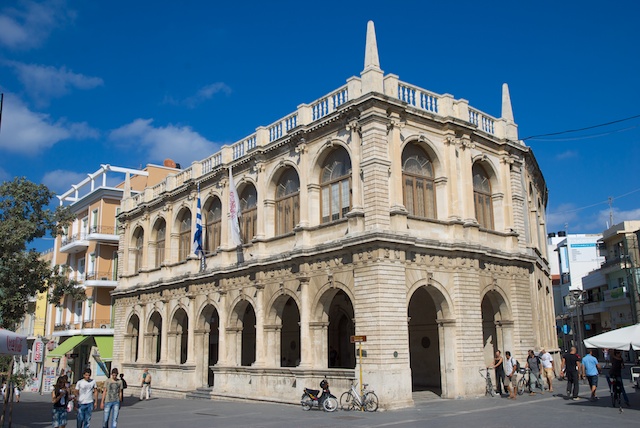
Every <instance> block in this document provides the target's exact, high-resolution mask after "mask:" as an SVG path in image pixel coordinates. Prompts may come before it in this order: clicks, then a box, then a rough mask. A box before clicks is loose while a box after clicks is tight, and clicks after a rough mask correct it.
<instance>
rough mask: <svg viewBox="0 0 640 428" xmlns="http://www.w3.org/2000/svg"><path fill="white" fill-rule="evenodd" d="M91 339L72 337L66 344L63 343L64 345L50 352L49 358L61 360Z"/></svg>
mask: <svg viewBox="0 0 640 428" xmlns="http://www.w3.org/2000/svg"><path fill="white" fill-rule="evenodd" d="M89 337H91V336H72V337H70V338H68V339H67V340H65V341H64V342H62V344H60V345H58V347H57V348H56V349H54V350H53V351H51V352H49V353H48V354H47V357H52V358H54V357H55V358H60V357H62V356H64V354H66V353H67V352H69V351H71V350H72V349H73V348H75V347H76V346H78V345H80V344H81V343H82V342H84V341H85V340H87V339H88V338H89Z"/></svg>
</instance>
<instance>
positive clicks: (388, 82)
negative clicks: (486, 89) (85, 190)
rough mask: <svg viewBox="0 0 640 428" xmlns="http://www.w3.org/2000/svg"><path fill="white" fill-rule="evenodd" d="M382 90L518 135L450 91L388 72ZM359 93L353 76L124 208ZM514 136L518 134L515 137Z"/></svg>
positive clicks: (497, 133)
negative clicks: (436, 90) (419, 84)
mask: <svg viewBox="0 0 640 428" xmlns="http://www.w3.org/2000/svg"><path fill="white" fill-rule="evenodd" d="M384 92H385V94H386V95H388V96H391V97H395V98H397V99H398V100H400V101H401V102H404V103H406V104H408V105H410V106H411V107H413V108H415V109H417V110H421V111H424V112H427V113H430V114H432V115H435V116H436V117H442V118H446V117H451V118H455V119H458V120H462V121H464V122H467V123H468V124H469V125H470V126H472V127H476V128H477V129H478V131H481V132H484V133H486V134H489V135H492V136H494V137H496V138H513V135H517V133H516V132H515V131H514V129H515V124H514V123H513V122H510V121H507V120H505V119H503V118H500V119H498V118H495V117H493V116H490V115H488V114H486V113H483V112H481V111H480V110H477V109H474V108H471V107H469V104H468V101H466V100H464V99H460V100H455V99H454V98H453V96H452V95H449V94H443V95H440V94H436V93H434V92H430V91H427V90H425V89H422V88H419V87H417V86H414V85H411V84H409V83H405V82H402V81H400V80H398V78H397V76H395V75H393V74H389V75H387V76H386V77H385V79H384ZM361 94H362V84H361V79H359V78H357V77H352V78H350V79H349V80H348V83H347V84H346V85H344V86H342V87H340V88H338V89H336V90H335V91H333V92H331V93H329V94H328V95H326V96H323V97H321V98H320V99H318V100H316V101H314V102H312V103H310V104H301V105H300V106H299V107H298V109H297V111H295V112H294V113H291V114H289V115H287V116H285V117H284V118H282V119H280V120H277V121H276V122H274V123H272V124H270V125H268V126H264V127H258V128H257V129H256V132H255V133H253V134H251V135H249V136H247V137H245V138H243V139H241V140H240V141H238V142H236V143H233V144H231V145H225V146H223V147H222V149H221V150H220V151H219V152H217V153H214V154H212V155H211V156H209V157H208V158H206V159H204V160H202V161H196V162H193V163H192V164H191V166H189V167H188V168H186V169H184V170H182V171H180V172H178V173H176V174H171V175H169V176H168V177H167V178H166V179H165V180H164V181H163V182H161V183H159V184H156V185H155V186H153V187H152V188H151V189H147V190H148V191H145V192H141V193H139V194H136V195H132V197H131V198H130V199H128V200H126V201H125V206H124V209H125V210H130V209H133V208H134V207H135V206H137V205H139V204H141V203H144V202H150V201H151V200H153V199H155V198H157V197H159V196H160V195H161V194H163V193H165V192H167V191H170V190H173V189H175V188H177V187H179V186H182V185H183V184H184V183H186V182H188V181H189V180H192V179H196V178H198V177H200V176H203V175H205V174H208V173H210V172H211V171H214V170H215V169H217V168H219V167H221V166H222V165H223V164H227V163H229V162H232V161H235V160H237V159H241V158H243V157H244V156H247V155H248V154H249V153H250V152H251V151H252V150H253V149H255V148H257V147H260V146H266V145H267V144H270V143H273V142H274V141H277V140H280V139H282V138H286V137H287V136H288V135H289V134H290V133H291V132H292V131H293V130H294V129H295V128H297V127H298V126H304V125H309V124H311V123H312V122H315V121H319V120H322V119H323V118H325V117H326V116H329V115H331V114H332V113H334V112H336V111H338V110H339V109H340V107H341V106H343V105H345V104H347V103H348V102H349V101H352V100H354V99H356V98H358V97H359V96H360V95H361ZM516 138H517V137H516Z"/></svg>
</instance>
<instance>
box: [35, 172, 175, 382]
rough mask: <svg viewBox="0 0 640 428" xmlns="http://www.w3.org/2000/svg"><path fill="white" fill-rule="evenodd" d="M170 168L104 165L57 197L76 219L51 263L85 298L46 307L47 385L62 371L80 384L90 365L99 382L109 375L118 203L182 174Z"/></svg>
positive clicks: (58, 242)
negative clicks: (74, 282)
mask: <svg viewBox="0 0 640 428" xmlns="http://www.w3.org/2000/svg"><path fill="white" fill-rule="evenodd" d="M172 166H173V167H172ZM172 166H158V165H148V166H147V167H146V168H144V169H140V170H138V169H131V168H121V167H116V166H112V165H102V166H101V167H100V169H98V170H97V171H96V172H94V173H92V174H88V177H87V178H86V179H84V180H83V181H81V182H80V183H77V184H76V185H74V186H72V187H71V189H70V190H68V191H67V192H65V193H63V194H61V195H59V196H58V199H59V201H60V205H68V206H69V207H70V208H71V209H72V210H73V213H74V214H75V215H76V218H75V220H74V221H73V223H72V224H71V225H70V226H69V227H68V228H66V229H65V231H64V234H63V235H62V236H58V237H57V239H56V241H55V245H54V249H53V254H52V255H51V263H52V266H55V265H59V266H61V267H63V269H67V273H68V275H69V278H70V279H73V280H75V281H77V282H78V283H79V284H80V285H81V287H82V288H83V289H84V291H85V295H86V298H85V299H83V300H81V299H78V300H73V298H72V297H71V296H64V297H63V298H62V300H61V301H60V303H59V304H58V305H49V306H48V310H47V317H46V334H47V338H48V341H49V343H48V348H49V349H51V351H50V352H48V354H47V358H46V361H45V373H48V376H49V381H50V380H51V377H53V376H55V374H59V373H60V372H61V371H62V370H64V371H65V372H67V373H69V372H70V373H72V380H73V381H75V380H78V379H79V377H80V376H81V372H82V369H83V368H84V367H86V366H91V367H92V368H93V371H94V373H95V375H96V376H97V377H98V378H100V377H101V376H105V375H106V374H108V369H109V367H110V364H111V360H112V354H113V332H114V328H113V322H114V319H113V308H112V297H111V292H112V291H113V290H114V289H115V287H116V285H117V283H118V264H119V260H118V244H119V233H118V227H119V223H118V220H117V216H118V214H119V212H120V202H121V200H122V198H123V196H125V195H131V194H137V193H138V192H140V191H142V190H143V189H144V188H146V187H148V186H153V185H155V184H157V183H158V182H160V181H161V180H164V179H165V177H166V176H167V175H168V174H171V173H176V172H177V171H178V169H176V168H175V164H174V165H172ZM45 385H46V386H49V385H50V382H45ZM44 389H45V391H46V390H47V388H46V387H45V388H44Z"/></svg>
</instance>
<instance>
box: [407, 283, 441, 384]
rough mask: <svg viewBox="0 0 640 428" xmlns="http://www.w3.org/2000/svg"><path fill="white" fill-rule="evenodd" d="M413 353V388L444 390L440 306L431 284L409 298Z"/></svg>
mask: <svg viewBox="0 0 640 428" xmlns="http://www.w3.org/2000/svg"><path fill="white" fill-rule="evenodd" d="M408 315H409V355H410V366H411V386H412V389H413V391H426V390H429V391H433V392H435V393H436V394H438V395H441V394H442V374H441V371H440V367H441V361H440V335H439V331H438V324H437V322H436V319H437V318H438V307H437V305H436V302H435V301H434V299H433V297H432V296H431V294H430V293H429V291H427V287H420V288H418V289H417V290H416V291H415V293H413V295H412V296H411V300H410V301H409V309H408Z"/></svg>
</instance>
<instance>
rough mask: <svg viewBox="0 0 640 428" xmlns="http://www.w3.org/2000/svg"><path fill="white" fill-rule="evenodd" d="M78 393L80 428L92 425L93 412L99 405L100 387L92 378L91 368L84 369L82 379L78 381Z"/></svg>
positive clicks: (78, 421)
mask: <svg viewBox="0 0 640 428" xmlns="http://www.w3.org/2000/svg"><path fill="white" fill-rule="evenodd" d="M76 395H77V396H78V417H77V420H76V426H77V427H78V428H89V427H90V426H91V413H92V412H93V410H94V409H95V408H96V407H98V387H97V385H96V381H95V380H93V379H91V369H89V368H87V369H84V372H83V373H82V379H81V380H79V381H78V383H76Z"/></svg>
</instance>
